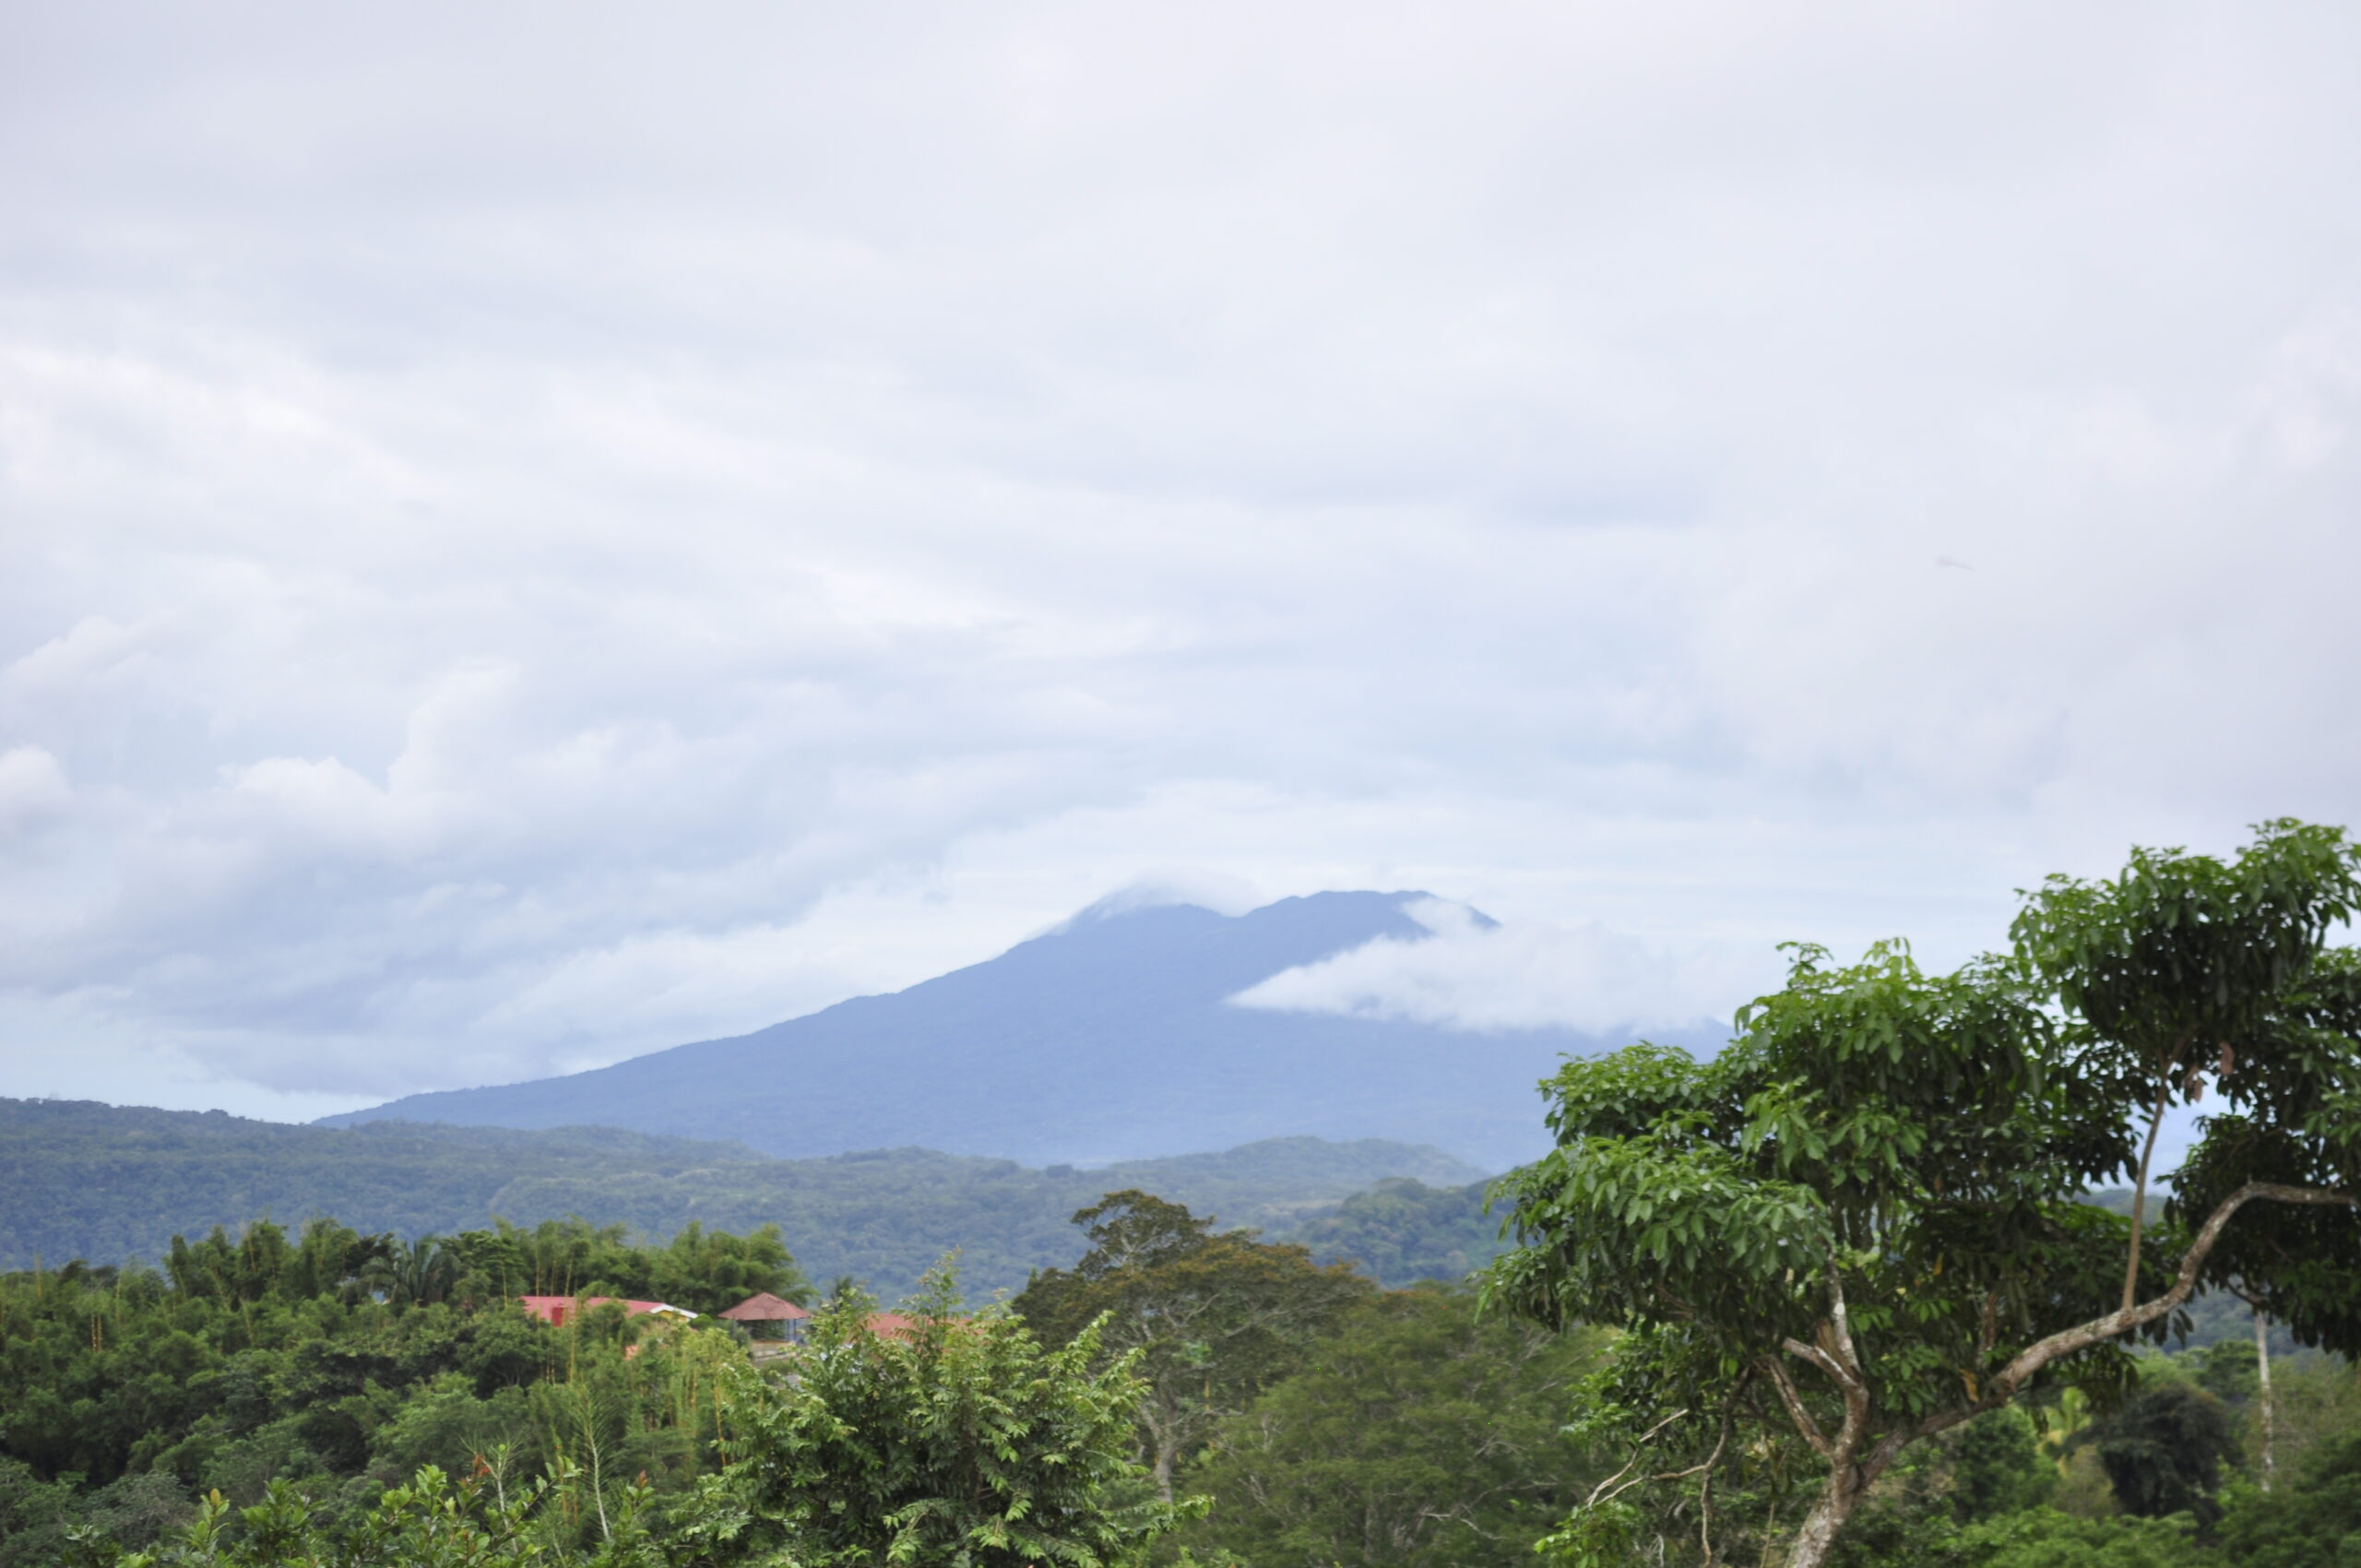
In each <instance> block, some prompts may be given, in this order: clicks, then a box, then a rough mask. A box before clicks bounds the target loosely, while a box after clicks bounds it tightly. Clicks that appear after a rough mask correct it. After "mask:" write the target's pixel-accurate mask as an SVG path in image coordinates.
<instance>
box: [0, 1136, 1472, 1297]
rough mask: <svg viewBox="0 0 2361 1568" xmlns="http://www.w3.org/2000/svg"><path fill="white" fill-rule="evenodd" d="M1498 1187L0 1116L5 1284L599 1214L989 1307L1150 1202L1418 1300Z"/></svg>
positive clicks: (1336, 1170) (1247, 1163)
mask: <svg viewBox="0 0 2361 1568" xmlns="http://www.w3.org/2000/svg"><path fill="white" fill-rule="evenodd" d="M1482 1174H1483V1173H1482V1172H1481V1171H1479V1170H1475V1169H1472V1168H1470V1167H1469V1166H1467V1165H1465V1164H1463V1163H1462V1162H1460V1161H1458V1160H1455V1159H1453V1158H1451V1157H1450V1156H1449V1155H1446V1154H1444V1153H1443V1152H1442V1150H1440V1149H1435V1148H1420V1147H1412V1146H1406V1145H1403V1144H1393V1143H1382V1142H1378V1141H1374V1140H1369V1141H1362V1142H1358V1143H1347V1144H1338V1143H1323V1142H1322V1141H1321V1140H1319V1139H1317V1138H1282V1139H1274V1140H1272V1141H1269V1142H1266V1143H1259V1144H1253V1145H1250V1146H1246V1147H1243V1148H1234V1149H1231V1150H1229V1151H1228V1152H1227V1153H1222V1154H1192V1155H1187V1156H1183V1157H1181V1158H1174V1159H1157V1160H1138V1161H1133V1162H1130V1163H1127V1164H1122V1165H1115V1166H1109V1167H1107V1168H1105V1169H1102V1170H1074V1169H1072V1168H1070V1167H1059V1168H1056V1169H1053V1170H1027V1169H1026V1168H1024V1167H1023V1166H1020V1165H1018V1164H1016V1163H1015V1162H1014V1161H1012V1160H1005V1159H980V1158H972V1157H963V1156H957V1155H946V1154H937V1153H934V1152H932V1151H931V1150H928V1149H910V1148H906V1149H891V1150H875V1151H872V1152H869V1153H865V1154H855V1155H839V1156H836V1157H835V1158H826V1159H796V1160H784V1159H765V1158H762V1157H761V1156H759V1155H757V1154H755V1153H753V1151H752V1150H750V1149H747V1148H744V1147H742V1146H738V1145H733V1144H714V1143H697V1142H693V1141H690V1140H688V1139H682V1138H663V1137H649V1136H647V1135H646V1134H638V1133H628V1132H616V1131H613V1130H610V1129H604V1128H597V1127H567V1128H558V1129H554V1130H552V1131H547V1132H516V1131H511V1130H509V1129H506V1128H496V1127H435V1126H421V1125H418V1124H416V1123H403V1122H383V1123H371V1124H369V1125H367V1126H363V1127H358V1128H352V1129H349V1130H347V1129H335V1128H326V1127H291V1126H287V1125H284V1124H283V1123H272V1122H252V1121H247V1120H244V1119H243V1118H241V1117H236V1116H227V1115H224V1114H222V1113H221V1112H220V1111H150V1110H143V1109H138V1108H135V1107H123V1106H111V1105H98V1104H93V1103H90V1102H88V1101H70V1100H22V1099H0V1270H8V1269H24V1268H30V1267H31V1266H33V1265H34V1263H35V1262H36V1261H37V1260H38V1261H40V1262H42V1264H44V1265H46V1266H48V1267H50V1268H55V1267H57V1266H58V1265H61V1264H63V1263H65V1262H66V1261H67V1260H69V1259H73V1258H84V1259H88V1260H89V1261H90V1262H93V1263H109V1264H112V1263H122V1262H124V1261H125V1260H126V1259H129V1258H133V1257H139V1258H144V1259H146V1260H148V1262H150V1263H152V1262H154V1261H155V1260H157V1259H158V1258H160V1257H162V1256H163V1255H164V1253H165V1251H166V1249H167V1248H168V1247H169V1245H170V1244H171V1241H172V1237H173V1235H175V1234H181V1235H187V1236H191V1237H196V1236H201V1235H203V1234H204V1233H205V1232H206V1231H207V1230H208V1229H211V1228H212V1227H214V1226H216V1225H225V1226H228V1227H229V1228H230V1229H231V1230H232V1231H235V1230H236V1229H238V1228H239V1227H240V1226H242V1225H244V1224H246V1223H247V1222H249V1221H252V1220H255V1219H264V1218H268V1219H275V1220H277V1221H278V1222H279V1223H280V1224H282V1225H285V1226H288V1227H290V1228H293V1227H295V1226H297V1225H300V1224H302V1223H303V1221H305V1220H307V1219H310V1218H314V1217H316V1216H323V1215H326V1216H331V1217H333V1218H336V1219H338V1220H340V1221H341V1222H343V1223H344V1224H347V1225H350V1226H351V1227H353V1228H354V1229H358V1230H361V1231H363V1232H375V1231H381V1230H392V1231H396V1232H397V1233H399V1234H401V1235H404V1236H416V1235H419V1234H421V1233H423V1232H429V1231H432V1232H435V1233H439V1234H443V1235H448V1234H450V1233H451V1232H452V1231H455V1230H460V1229H474V1228H478V1227H482V1226H486V1225H489V1224H490V1223H491V1222H492V1218H493V1217H494V1216H498V1217H500V1218H506V1219H509V1220H512V1221H514V1222H516V1223H517V1224H520V1225H527V1226H530V1225H532V1224H535V1223H537V1222H539V1221H540V1220H543V1219H558V1218H564V1217H565V1216H567V1215H581V1216H583V1217H585V1218H588V1219H589V1220H590V1221H591V1222H592V1223H594V1224H598V1225H622V1226H624V1227H626V1228H627V1229H630V1230H633V1231H635V1232H638V1233H641V1234H644V1235H648V1236H653V1237H658V1238H660V1237H664V1236H669V1235H670V1234H671V1233H672V1232H674V1231H676V1230H678V1229H681V1227H682V1226H683V1225H685V1224H687V1223H688V1222H689V1221H690V1220H692V1219H694V1220H698V1221H701V1222H702V1223H704V1224H705V1225H706V1226H707V1227H709V1228H714V1229H725V1230H736V1231H746V1230H751V1229H753V1228H754V1227H755V1226H757V1225H765V1224H776V1225H777V1226H778V1227H779V1228H780V1229H781V1231H782V1232H783V1233H784V1235H785V1237H786V1241H787V1244H788V1247H789V1250H790V1251H791V1252H793V1253H794V1254H795V1257H796V1261H797V1262H798V1263H799V1264H800V1265H801V1266H802V1267H803V1269H804V1271H805V1272H806V1273H807V1274H808V1275H810V1276H811V1277H813V1278H814V1279H816V1280H817V1281H819V1282H820V1283H821V1284H823V1285H825V1284H826V1283H827V1282H828V1281H829V1280H831V1279H833V1278H835V1277H837V1276H839V1275H850V1276H852V1277H856V1278H860V1279H862V1280H865V1281H867V1282H868V1283H869V1285H870V1286H871V1288H872V1289H875V1290H876V1291H877V1292H878V1293H879V1294H881V1295H883V1296H884V1297H885V1298H887V1299H888V1300H892V1299H894V1298H896V1297H899V1296H901V1295H903V1294H905V1293H907V1292H908V1291H909V1290H910V1289H912V1288H913V1287H914V1285H915V1283H916V1281H917V1279H918V1277H919V1273H920V1272H921V1271H922V1270H924V1269H926V1268H927V1267H928V1266H929V1265H931V1264H933V1263H934V1262H935V1261H936V1260H937V1259H939V1258H941V1257H942V1256H943V1254H944V1253H948V1252H950V1251H952V1250H953V1249H957V1250H958V1251H959V1253H960V1267H961V1276H962V1278H963V1280H964V1282H965V1283H966V1285H967V1289H968V1290H969V1292H970V1294H971V1295H973V1296H975V1297H977V1298H979V1299H980V1298H983V1297H986V1296H988V1295H989V1294H990V1293H991V1292H992V1291H993V1290H1014V1289H1019V1288H1021V1287H1022V1286H1023V1285H1024V1283H1025V1278H1026V1271H1027V1270H1029V1269H1034V1268H1044V1267H1050V1266H1062V1265H1070V1264H1072V1263H1073V1262H1074V1259H1075V1258H1076V1257H1078V1256H1080V1255H1081V1253H1082V1249H1083V1238H1082V1235H1081V1233H1080V1232H1079V1231H1077V1230H1076V1229H1074V1226H1073V1225H1072V1223H1070V1218H1071V1216H1072V1215H1073V1214H1074V1210H1076V1209H1077V1208H1080V1207H1082V1206H1085V1205H1087V1204H1090V1203H1094V1202H1096V1201H1097V1199H1098V1198H1099V1197H1100V1196H1101V1195H1102V1194H1106V1193H1108V1192H1111V1191H1118V1190H1121V1189H1122V1188H1125V1187H1139V1188H1142V1189H1145V1190H1146V1191H1148V1192H1152V1193H1156V1194H1160V1195H1162V1196H1164V1197H1168V1198H1170V1199H1171V1200H1173V1201H1174V1202H1176V1203H1183V1204H1187V1205H1188V1206H1190V1207H1191V1208H1192V1209H1194V1210H1195V1211H1196V1212H1197V1213H1199V1214H1207V1215H1213V1216H1216V1217H1217V1218H1219V1219H1220V1220H1221V1221H1222V1222H1223V1223H1225V1224H1228V1225H1253V1226H1258V1227H1261V1228H1264V1229H1266V1230H1268V1231H1269V1232H1270V1233H1272V1234H1274V1235H1278V1236H1285V1235H1293V1234H1296V1233H1299V1232H1300V1233H1302V1235H1303V1239H1304V1240H1305V1241H1310V1242H1312V1243H1313V1244H1314V1245H1316V1246H1317V1247H1319V1248H1320V1249H1321V1251H1322V1252H1323V1255H1330V1256H1338V1255H1341V1256H1351V1257H1355V1258H1360V1259H1363V1260H1365V1261H1366V1262H1367V1264H1368V1265H1369V1266H1370V1269H1371V1270H1372V1271H1373V1272H1375V1273H1376V1274H1377V1275H1378V1276H1379V1277H1381V1278H1382V1279H1384V1280H1385V1281H1386V1282H1387V1283H1390V1284H1401V1283H1406V1282H1407V1281H1408V1280H1410V1279H1414V1278H1418V1277H1423V1276H1426V1275H1434V1274H1442V1275H1444V1276H1450V1277H1455V1276H1457V1275H1458V1274H1460V1273H1463V1272H1465V1269H1466V1268H1468V1267H1471V1266H1474V1265H1475V1264H1478V1263H1481V1262H1482V1261H1483V1260H1484V1259H1485V1258H1487V1257H1489V1256H1490V1255H1491V1251H1492V1250H1493V1249H1494V1248H1495V1247H1497V1245H1498V1234H1499V1222H1498V1220H1497V1219H1496V1218H1487V1217H1485V1216H1484V1215H1483V1213H1482V1203H1481V1197H1480V1188H1478V1187H1476V1186H1473V1185H1471V1183H1475V1182H1477V1180H1478V1178H1479V1177H1480V1176H1481V1175H1482ZM1388 1178H1392V1179H1393V1180H1391V1181H1389V1180H1387V1179H1388ZM1372 1189H1373V1190H1372ZM1355 1194H1360V1197H1359V1198H1358V1199H1357V1200H1355V1201H1354V1202H1353V1203H1352V1204H1349V1205H1347V1206H1346V1207H1345V1208H1339V1207H1338V1206H1339V1204H1340V1203H1343V1202H1344V1201H1345V1200H1348V1199H1354V1198H1355Z"/></svg>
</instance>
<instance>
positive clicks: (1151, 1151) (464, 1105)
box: [325, 893, 1596, 1170]
mask: <svg viewBox="0 0 2361 1568" xmlns="http://www.w3.org/2000/svg"><path fill="white" fill-rule="evenodd" d="M1420 897H1425V895H1422V894H1417V893H1391V894H1379V893H1322V894H1316V895H1314V896H1312V897H1304V898H1287V899H1283V900H1281V901H1280V902H1278V903H1275V904H1271V905H1268V906H1265V907H1264V908H1263V909H1256V910H1254V911H1252V913H1251V914H1246V915H1241V916H1236V917H1230V916H1224V915H1219V914H1216V913H1214V912H1213V911H1211V910H1209V909H1198V908H1195V907H1192V906H1189V905H1166V906H1160V907H1156V908H1148V909H1118V910H1094V911H1087V912H1086V913H1085V914H1084V915H1082V916H1079V917H1077V918H1076V919H1075V920H1074V921H1072V922H1069V923H1068V924H1067V925H1066V926H1063V927H1062V928H1060V929H1059V930H1057V931H1055V932H1050V933H1049V934H1048V935H1045V936H1040V937H1037V938H1035V939H1033V940H1032V941H1029V942H1026V943H1021V944H1018V945H1017V946H1015V947H1014V948H1012V949H1010V950H1009V951H1008V952H1006V953H1004V954H1003V955H1002V956H999V957H997V958H994V959H991V960H990V961H989V962H986V963H982V964H977V965H974V966H972V967H971V968H964V969H959V970H956V971H955V972H953V973H951V974H947V975H943V976H941V977H939V978H937V979H934V980H927V981H925V982H923V983H921V984H919V985H914V986H912V987H910V988H909V989H908V990H907V991H902V992H895V993H893V994H891V995H885V996H864V997H858V998H855V999H853V1000H852V1001H849V1002H845V1003H840V1004H837V1005H836V1006H834V1007H830V1008H827V1009H825V1010H824V1011H822V1012H818V1013H814V1014H812V1015H810V1016H806V1017H801V1018H796V1019H792V1020H790V1021H789V1022H787V1023H783V1024H777V1025H774V1026H772V1027H771V1028H765V1029H762V1030H758V1031H757V1032H755V1033H753V1034H750V1035H744V1036H742V1037H739V1038H737V1039H719V1040H706V1041H704V1042H701V1043H698V1044H694V1045H683V1046H678V1047H675V1048H673V1049H671V1050H669V1051H657V1052H655V1053H653V1054H651V1055H647V1056H641V1057H635V1058H633V1059H632V1060H630V1061H627V1062H622V1063H616V1064H615V1065H613V1066H611V1067H605V1068H600V1069H599V1070H597V1071H594V1072H587V1073H578V1074H575V1075H570V1076H566V1077H560V1078H544V1079H539V1080H536V1081H533V1082H529V1083H522V1084H509V1085H504V1086H500V1087H491V1088H476V1089H456V1090H450V1091H446V1092H443V1093H436V1094H421V1095H413V1096H410V1097H409V1098H407V1099H397V1100H395V1101H393V1102H392V1103H390V1104H387V1105H383V1106H379V1107H377V1108H375V1109H374V1110H371V1111H358V1112H354V1113H351V1114H350V1115H346V1116H339V1117H329V1118H326V1119H325V1123H326V1124H328V1125H351V1124H354V1123H361V1122H365V1121H371V1120H377V1119H383V1118H387V1117H399V1118H403V1119H407V1120H410V1121H420V1122H445V1123H464V1124H473V1125H499V1126H510V1127H558V1126H568V1125H577V1124H595V1125H600V1126H613V1127H627V1128H631V1129H634V1130H635V1131H638V1132H643V1133H650V1134H666V1135H671V1136H680V1137H695V1138H722V1139H734V1140H737V1141H739V1142H742V1143H744V1144H746V1145H747V1146H750V1147H753V1148H756V1149H760V1150H763V1151H764V1152H765V1153H768V1154H772V1155H777V1156H781V1157H801V1156H813V1155H825V1154H835V1153H838V1152H840V1151H843V1150H847V1149H857V1148H863V1147H873V1146H903V1145H912V1144H916V1145H923V1146H927V1147H930V1148H939V1149H945V1150H949V1151H951V1152H953V1153H956V1154H977V1155H991V1156H999V1157H1003V1158H1013V1159H1021V1160H1027V1161H1036V1162H1045V1163H1046V1162H1050V1161H1070V1162H1077V1163H1080V1162H1096V1161H1104V1160H1110V1159H1121V1158H1145V1157H1149V1156H1157V1155H1167V1154H1178V1153H1181V1152H1184V1151H1187V1150H1192V1149H1202V1148H1211V1147H1228V1146H1233V1145H1237V1144H1240V1143H1249V1142H1252V1141H1254V1140H1257V1139H1261V1138H1269V1137H1281V1136H1291V1135H1297V1134H1311V1135H1314V1136H1318V1137H1323V1138H1344V1139H1349V1138H1367V1137H1377V1138H1392V1139H1399V1140H1404V1141H1411V1142H1419V1143H1432V1144H1436V1145H1439V1146H1442V1147H1444V1148H1447V1149H1449V1150H1451V1151H1452V1152H1453V1154H1455V1155H1457V1156H1459V1157H1460V1158H1464V1159H1467V1160H1470V1161H1473V1162H1474V1163H1476V1164H1477V1165H1479V1166H1482V1167H1484V1168H1486V1169H1490V1170H1499V1169H1501V1168H1504V1167H1506V1166H1508V1165H1512V1164H1514V1163H1516V1162H1518V1161H1519V1160H1522V1159H1526V1158H1532V1157H1533V1156H1534V1155H1536V1154H1537V1153H1539V1152H1540V1151H1541V1149H1542V1148H1544V1147H1545V1146H1546V1139H1545V1136H1544V1134H1543V1129H1542V1124H1541V1111H1540V1102H1539V1099H1538V1098H1537V1096H1536V1093H1535V1090H1534V1085H1535V1083H1536V1080H1537V1079H1539V1078H1540V1077H1541V1076H1542V1075H1544V1074H1545V1073H1547V1072H1548V1071H1549V1070H1550V1069H1551V1068H1552V1066H1553V1065H1554V1063H1556V1061H1557V1058H1558V1056H1559V1054H1560V1052H1561V1051H1576V1052H1580V1051H1587V1050H1590V1049H1592V1048H1594V1046H1595V1045H1596V1042H1595V1041H1592V1040H1590V1039H1586V1038H1584V1037H1583V1036H1580V1035H1576V1034H1573V1033H1572V1032H1570V1031H1564V1030H1527V1031H1519V1032H1511V1033H1500V1034H1473V1033H1463V1032H1458V1031H1453V1030H1447V1029H1441V1028H1431V1027H1429V1026H1426V1025H1420V1024H1411V1023H1396V1022H1384V1021H1376V1020H1370V1019H1363V1018H1347V1017H1335V1016H1312V1015H1306V1014H1288V1013H1273V1012H1266V1011H1261V1010H1257V1009H1252V1008H1244V1007H1235V1006H1231V1005H1228V1003H1227V998H1228V997H1230V996H1232V995H1234V994H1236V993H1237V992H1240V991H1242V990H1244V989H1246V988H1247V987H1248V986H1251V985H1252V984H1254V983H1255V982H1256V981H1258V980H1264V979H1267V978H1268V977H1270V976H1271V975H1274V974H1276V973H1278V972H1279V971H1281V970H1283V969H1287V968H1293V967H1295V966H1297V965H1300V964H1307V963H1311V962H1312V961H1314V960H1316V959H1319V958H1323V957H1326V956H1329V955H1331V954H1335V953H1339V952H1343V951H1345V950H1347V949H1348V948H1351V947H1356V946H1358V945H1360V944H1363V943H1366V942H1370V941H1372V940H1374V939H1376V938H1378V937H1394V938H1398V939H1404V940H1419V939H1423V938H1425V937H1426V936H1427V934H1428V933H1427V932H1426V929H1425V928H1424V927H1422V926H1420V925H1419V924H1418V922H1417V921H1413V920H1412V919H1411V918H1410V917H1409V916H1408V915H1406V914H1405V913H1404V912H1403V908H1404V906H1405V905H1406V904H1408V903H1410V902H1412V901H1414V900H1416V899H1418V898H1420Z"/></svg>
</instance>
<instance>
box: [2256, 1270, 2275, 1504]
mask: <svg viewBox="0 0 2361 1568" xmlns="http://www.w3.org/2000/svg"><path fill="white" fill-rule="evenodd" d="M2254 1367H2255V1372H2257V1374H2258V1375H2260V1377H2261V1379H2262V1389H2261V1402H2262V1490H2263V1491H2270V1490H2271V1472H2272V1467H2273V1466H2274V1465H2275V1463H2276V1462H2277V1455H2274V1454H2273V1453H2272V1438H2273V1437H2274V1436H2276V1435H2277V1434H2276V1433H2275V1432H2274V1431H2272V1427H2273V1426H2274V1424H2275V1422H2276V1418H2277V1415H2278V1412H2277V1411H2276V1410H2274V1409H2272V1404H2271V1320H2270V1319H2269V1318H2267V1317H2265V1316H2264V1315H2263V1313H2262V1309H2261V1308H2260V1307H2258V1308H2256V1309H2255V1314H2254Z"/></svg>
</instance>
